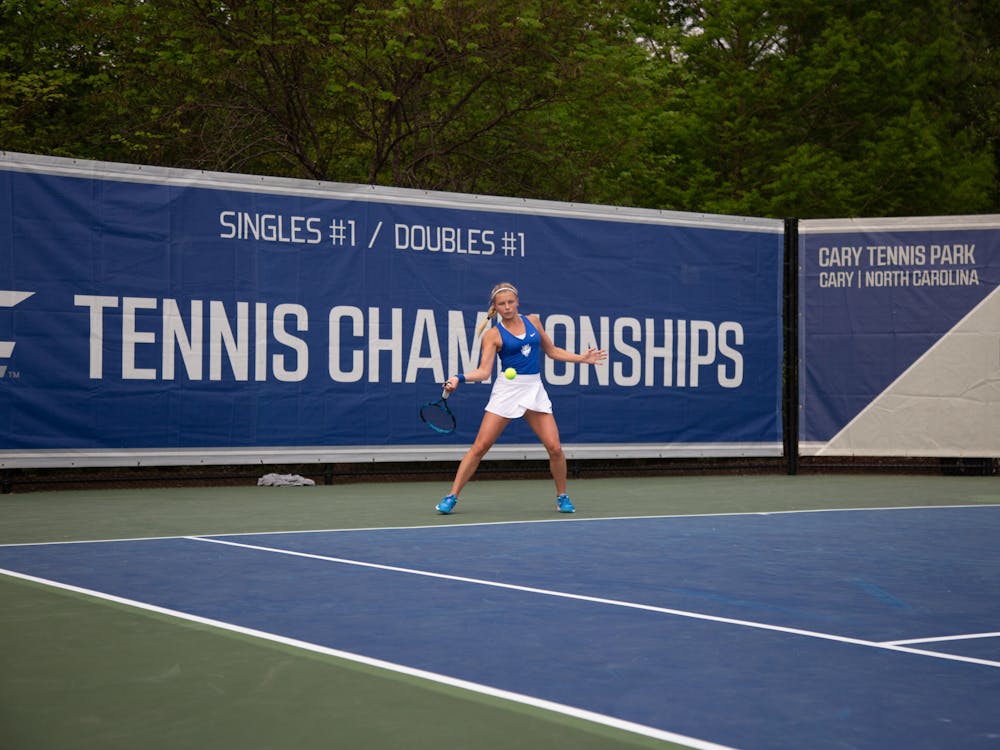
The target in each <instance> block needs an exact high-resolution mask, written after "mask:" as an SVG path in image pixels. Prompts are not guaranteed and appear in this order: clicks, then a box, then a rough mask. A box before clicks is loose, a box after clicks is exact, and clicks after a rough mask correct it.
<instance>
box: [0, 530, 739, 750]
mask: <svg viewBox="0 0 1000 750" xmlns="http://www.w3.org/2000/svg"><path fill="white" fill-rule="evenodd" d="M188 538H194V537H188ZM0 574H3V575H8V576H11V577H13V578H20V579H23V580H25V581H32V582H33V583H41V584H45V585H47V586H52V587H54V588H58V589H64V590H66V591H73V592H75V593H78V594H86V595H88V596H93V597H96V598H98V599H104V600H105V601H109V602H115V603H116V604H124V605H127V606H130V607H136V608H137V609H142V610H146V611H148V612H156V613H157V614H161V615H169V616H170V617H176V618H178V619H181V620H187V621H189V622H196V623H199V624H201V625H208V626H210V627H213V628H219V629H220V630H228V631H230V632H232V633H240V634H242V635H249V636H253V637H255V638H262V639H264V640H267V641H272V642H274V643H281V644H283V645H285V646H291V647H293V648H300V649H303V650H305V651H312V652H314V653H318V654H325V655H327V656H334V657H336V658H338V659H345V660H347V661H352V662H356V663H358V664H365V665H367V666H371V667H377V668H379V669H385V670H388V671H390V672H397V673H399V674H405V675H410V676H412V677H419V678H421V679H424V680H430V681H432V682H437V683H440V684H443V685H449V686H452V687H457V688H461V689H463V690H469V691H471V692H475V693H480V694H482V695H488V696H491V697H493V698H499V699H501V700H507V701H513V702H515V703H521V704H524V705H528V706H533V707H535V708H540V709H543V710H546V711H552V712H554V713H559V714H563V715H565V716H572V717H573V718H576V719H582V720H583V721H589V722H592V723H594V724H601V725H603V726H607V727H612V728H614V729H620V730H622V731H625V732H631V733H633V734H640V735H643V736H645V737H652V738H653V739H658V740H663V741H665V742H673V743H676V744H678V745H684V746H685V747H690V748H693V750H736V749H735V748H732V747H729V746H727V745H719V744H716V743H714V742H707V741H705V740H700V739H697V738H696V737H688V736H686V735H683V734H676V733H674V732H667V731H665V730H662V729H657V728H656V727H650V726H646V725H645V724H637V723H634V722H631V721H625V720H623V719H618V718H615V717H614V716H607V715H605V714H599V713H596V712H594V711H587V710H585V709H582V708H576V707H575V706H568V705H566V704H563V703H556V702H554V701H547V700H543V699H541V698H535V697H533V696H530V695H524V694H522V693H514V692H511V691H508V690H500V689H498V688H494V687H490V686H489V685H481V684H479V683H476V682H469V681H467V680H461V679H458V678H455V677H449V676H448V675H443V674H438V673H436V672H429V671H426V670H423V669H416V668H414V667H408V666H406V665H403V664H396V663H394V662H389V661H383V660H381V659H373V658H371V657H369V656H363V655H361V654H355V653H352V652H350V651H341V650H339V649H334V648H328V647H327V646H320V645H318V644H316V643H310V642H308V641H300V640H298V639H295V638H288V637H286V636H283V635H277V634H275V633H268V632H266V631H263V630H255V629H253V628H247V627H243V626H242V625H234V624H233V623H229V622H223V621H221V620H213V619H211V618H208V617H201V616H199V615H194V614H191V613H189V612H181V611H179V610H175V609H168V608H166V607H159V606H157V605H155V604H147V603H146V602H140V601H136V600H134V599H126V598H124V597H120V596H115V595H113V594H106V593H104V592H102V591H95V590H93V589H86V588H82V587H80V586H73V585H71V584H68V583H61V582H59V581H52V580H49V579H47V578H39V577H37V576H32V575H27V574H25V573H18V572H16V571H13V570H5V569H3V568H0Z"/></svg>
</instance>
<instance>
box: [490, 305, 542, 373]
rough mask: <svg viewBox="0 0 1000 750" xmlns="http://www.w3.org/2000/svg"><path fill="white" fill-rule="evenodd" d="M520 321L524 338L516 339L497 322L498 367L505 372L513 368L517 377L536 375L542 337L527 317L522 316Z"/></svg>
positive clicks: (539, 365) (538, 368)
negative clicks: (498, 340) (498, 338)
mask: <svg viewBox="0 0 1000 750" xmlns="http://www.w3.org/2000/svg"><path fill="white" fill-rule="evenodd" d="M521 320H523V321H524V338H518V337H517V336H515V335H514V334H513V333H511V332H510V331H508V330H507V329H506V328H504V327H503V324H502V323H501V322H500V321H499V320H497V328H498V329H500V366H501V367H502V368H503V369H505V370H506V369H507V368H508V367H513V368H514V369H515V370H517V374H518V375H538V374H539V373H540V372H541V359H542V358H541V353H542V337H541V336H539V335H538V329H537V328H535V326H533V325H532V324H531V321H530V320H528V318H527V317H525V316H524V315H522V316H521Z"/></svg>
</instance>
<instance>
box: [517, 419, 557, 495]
mask: <svg viewBox="0 0 1000 750" xmlns="http://www.w3.org/2000/svg"><path fill="white" fill-rule="evenodd" d="M524 421H525V422H527V423H528V425H529V426H530V427H531V429H532V430H533V431H534V433H535V434H536V435H537V436H538V439H539V440H541V441H542V445H544V446H545V450H546V451H547V452H548V454H549V469H550V470H551V472H552V479H553V480H554V481H555V483H556V494H558V495H565V494H566V454H565V453H563V449H562V443H561V442H560V440H559V427H558V425H556V418H555V417H554V416H552V415H551V414H546V413H544V412H538V411H527V412H525V413H524Z"/></svg>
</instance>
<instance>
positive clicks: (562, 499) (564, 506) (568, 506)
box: [556, 493, 576, 513]
mask: <svg viewBox="0 0 1000 750" xmlns="http://www.w3.org/2000/svg"><path fill="white" fill-rule="evenodd" d="M556 505H557V506H558V508H559V512H560V513H575V512H576V508H574V507H573V503H572V502H570V499H569V495H567V494H565V493H564V494H562V495H560V496H559V497H557V498H556Z"/></svg>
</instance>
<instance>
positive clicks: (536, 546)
mask: <svg viewBox="0 0 1000 750" xmlns="http://www.w3.org/2000/svg"><path fill="white" fill-rule="evenodd" d="M998 538H1000V506H976V507H938V508H934V507H925V508H911V509H904V508H897V509H884V510H880V509H874V510H837V511H811V512H789V513H753V514H731V515H707V516H663V517H652V518H649V517H644V518H606V519H582V520H562V519H560V520H558V521H551V522H537V521H536V522H515V523H495V524H482V525H461V524H448V525H438V526H430V527H419V528H388V529H369V530H349V531H311V532H294V533H268V534H239V535H229V536H189V537H171V538H156V539H133V540H113V541H102V542H74V543H55V544H53V543H48V544H29V545H8V546H4V547H0V568H2V569H3V570H4V571H6V572H7V573H8V574H10V575H14V576H16V577H22V578H28V579H30V580H35V581H42V582H47V583H51V584H54V585H56V586H60V587H64V588H70V589H73V590H82V591H84V592H87V593H91V594H94V595H96V596H98V597H103V598H107V599H112V600H114V601H119V602H125V603H129V604H132V605H135V606H139V607H144V608H148V609H154V610H156V611H159V612H168V613H170V614H172V615H174V616H176V617H180V618H186V619H191V620H197V621H199V622H208V623H211V624H213V625H215V626H218V627H221V628H225V629H229V630H235V631H238V632H241V633H249V634H252V635H254V636H258V637H262V638H266V639H271V640H276V641H279V642H281V643H284V644H291V645H294V646H297V647H300V648H303V649H309V650H314V651H319V652H322V653H328V654H334V655H336V656H340V657H344V658H348V659H352V660H356V661H360V662H363V663H366V664H369V665H375V666H377V667H380V668H384V669H388V670H394V671H399V672H403V673H406V674H409V675H416V676H418V677H421V678H426V679H428V680H432V681H438V682H443V683H445V684H448V685H451V686H458V687H460V688H464V689H467V690H470V691H473V692H478V693H484V694H486V695H490V696H493V697H497V698H500V699H505V700H512V701H516V702H521V703H526V704H529V705H532V706H535V707H541V708H544V709H548V710H551V711H554V712H559V713H564V714H567V715H570V716H574V717H577V718H583V719H586V720H589V721H593V722H597V723H602V724H606V725H608V726H612V727H617V728H623V729H626V730H629V731H631V732H634V733H637V734H640V735H644V736H646V737H649V738H654V739H662V740H665V741H673V742H675V743H678V744H681V745H684V746H689V747H695V748H712V747H722V748H744V749H747V750H749V749H751V748H769V749H770V748H795V749H796V750H801V748H831V749H833V748H873V749H874V748H878V749H879V750H881V749H883V748H887V747H907V748H949V750H965V749H967V748H968V749H972V748H981V747H982V748H987V747H989V748H994V747H1000V597H998V593H1000V545H998V544H997V541H996V540H997V539H998Z"/></svg>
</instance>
